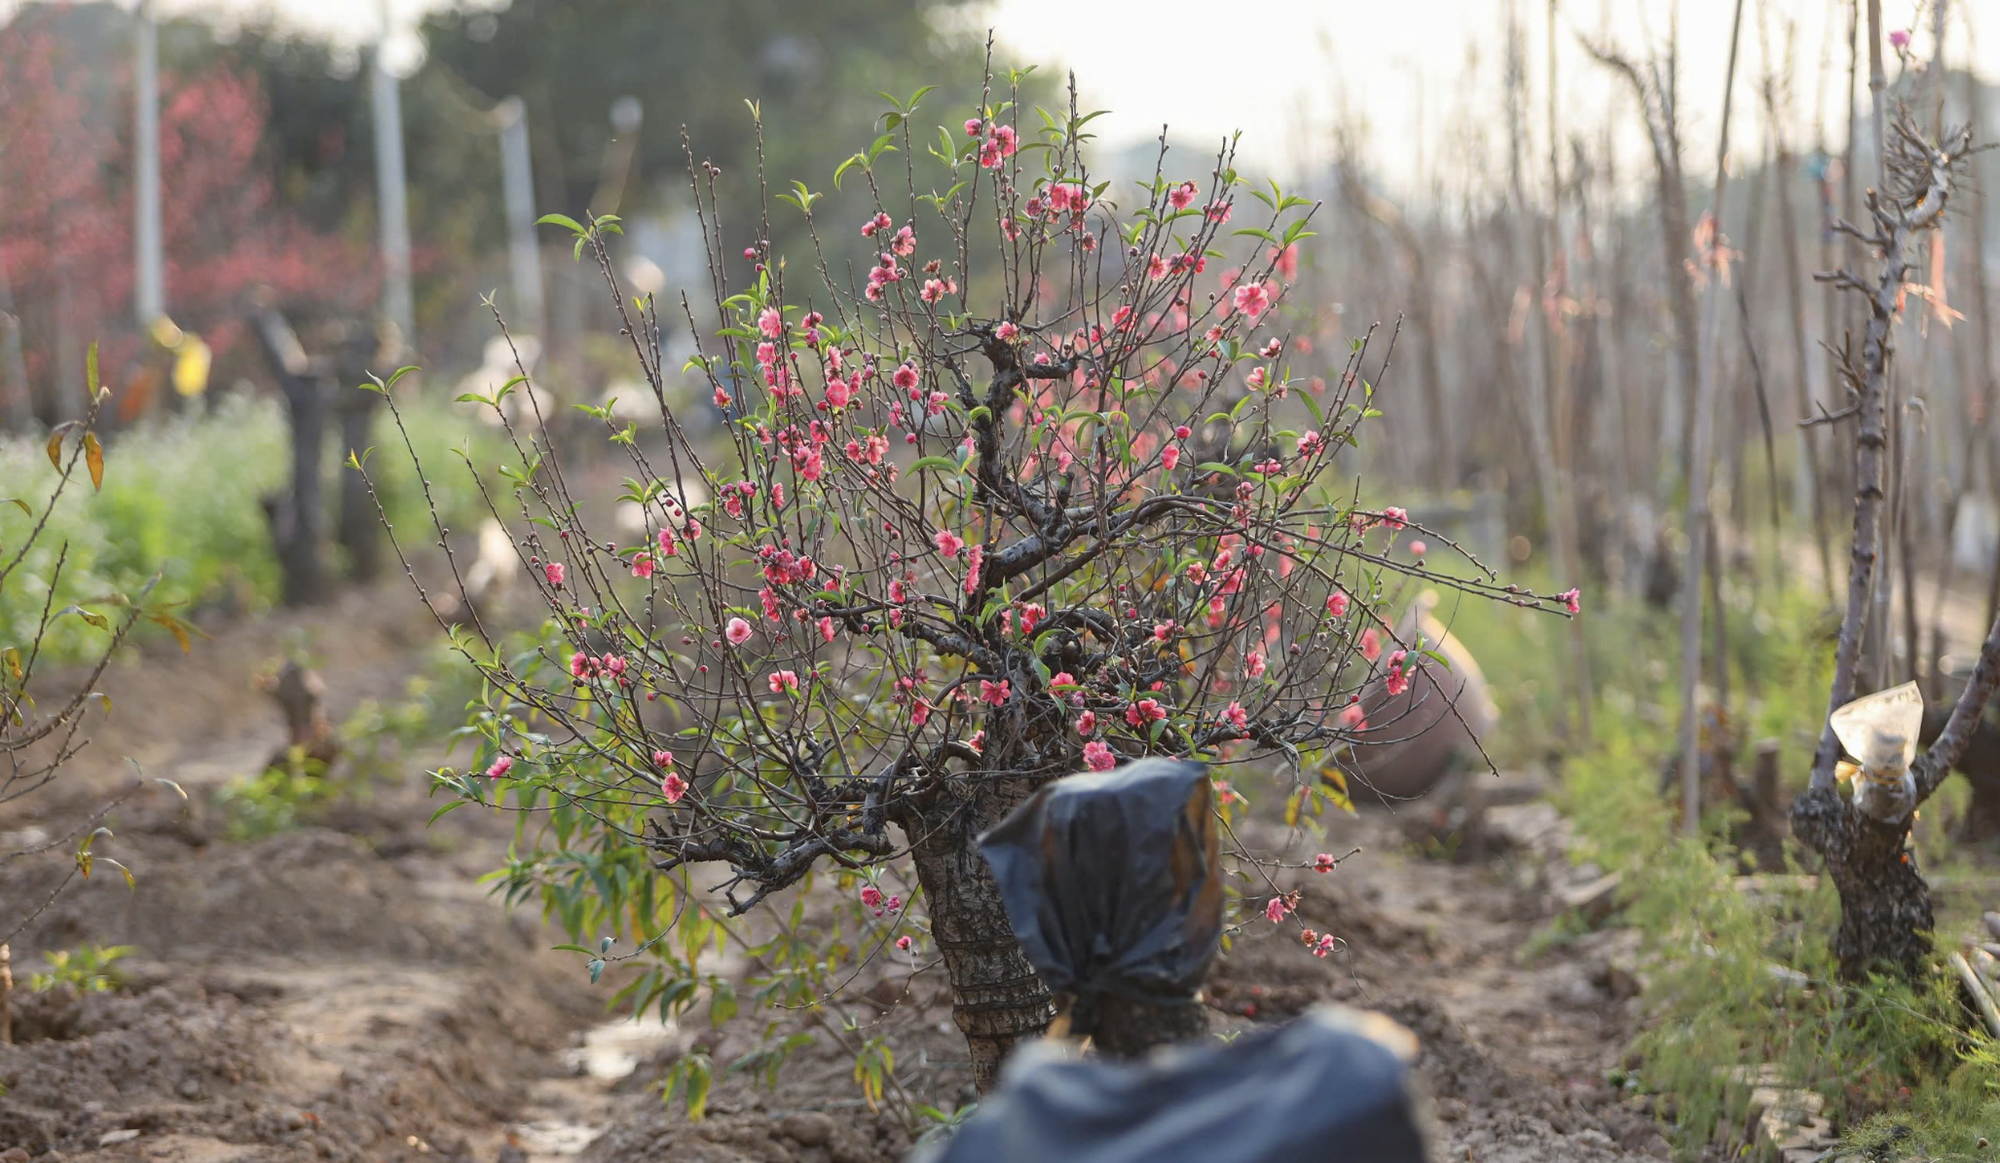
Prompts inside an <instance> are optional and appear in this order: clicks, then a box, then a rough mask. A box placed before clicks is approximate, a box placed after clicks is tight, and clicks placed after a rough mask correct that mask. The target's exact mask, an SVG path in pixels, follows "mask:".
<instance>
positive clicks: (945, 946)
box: [911, 790, 1055, 1094]
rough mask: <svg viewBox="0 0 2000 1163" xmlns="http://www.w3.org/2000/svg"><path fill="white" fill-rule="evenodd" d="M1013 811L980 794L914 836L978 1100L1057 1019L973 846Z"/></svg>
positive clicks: (990, 874) (934, 937) (983, 860)
mask: <svg viewBox="0 0 2000 1163" xmlns="http://www.w3.org/2000/svg"><path fill="white" fill-rule="evenodd" d="M1021 798H1023V799H1025V798H1026V797H1025V796H1022V797H1021ZM1017 802H1018V801H1017ZM1013 806H1014V805H1013V804H1012V803H1003V801H1002V799H1001V796H1000V795H998V794H996V793H994V792H993V791H990V790H982V791H980V792H979V793H978V794H977V795H976V796H975V797H974V798H973V799H972V800H971V801H970V802H968V803H966V804H964V805H963V807H964V808H965V809H967V810H964V811H960V812H953V813H949V814H944V813H940V814H941V815H943V817H944V818H943V819H941V820H939V821H937V823H938V825H939V826H937V827H935V828H930V829H925V830H922V831H918V832H916V833H914V834H913V835H912V847H911V855H912V856H913V857H914V859H915V863H916V868H917V880H918V882H919V883H921V884H922V885H923V886H924V899H925V901H926V903H927V904H928V906H929V909H930V918H931V939H932V940H934V941H935V942H937V947H938V955H939V956H940V957H942V958H943V959H944V968H945V973H946V975H947V976H948V977H949V978H950V979H951V1001H952V1005H951V1016H952V1020H953V1021H954V1022H956V1023H957V1024H958V1028H959V1031H960V1032H961V1033H963V1034H964V1035H965V1041H966V1044H967V1046H968V1047H970V1049H971V1051H972V1080H973V1083H974V1085H976V1086H977V1087H978V1088H979V1092H980V1093H981V1094H984V1093H986V1092H987V1091H988V1090H991V1089H992V1087H993V1084H994V1081H995V1079H997V1078H998V1076H999V1073H1000V1063H1001V1061H1002V1060H1003V1059H1005V1058H1006V1056H1007V1053H1008V1051H1010V1050H1012V1049H1013V1048H1014V1044H1015V1043H1016V1042H1018V1041H1020V1040H1021V1039H1023V1038H1031V1037H1035V1036H1036V1035H1039V1034H1040V1033H1041V1032H1042V1031H1043V1030H1045V1029H1047V1028H1048V1024H1049V1021H1050V1019H1052V1018H1054V1017H1055V1004H1054V1002H1053V1000H1052V999H1051V998H1050V995H1049V988H1048V986H1046V985H1044V984H1043V983H1042V979H1041V978H1040V977H1039V976H1037V975H1036V973H1035V967H1034V966H1033V965H1031V964H1029V962H1028V956H1027V954H1026V953H1024V952H1022V951H1021V943H1020V942H1019V941H1017V940H1015V938H1014V929H1013V927H1012V925H1010V924H1009V923H1008V920H1007V908H1006V905H1005V904H1004V903H1002V901H1001V899H1000V885H999V883H998V882H997V881H995V880H994V879H993V869H992V868H991V867H990V866H989V865H988V864H987V863H986V858H985V857H984V856H982V855H980V852H979V846H978V845H977V844H976V843H974V840H975V839H976V837H977V836H978V835H979V833H980V832H982V831H984V830H985V829H987V828H989V827H991V826H993V825H994V824H997V823H999V822H1000V820H1001V818H1002V817H1004V816H1005V815H1006V814H1007V811H1008V810H1009V809H1010V808H1012V807H1013Z"/></svg>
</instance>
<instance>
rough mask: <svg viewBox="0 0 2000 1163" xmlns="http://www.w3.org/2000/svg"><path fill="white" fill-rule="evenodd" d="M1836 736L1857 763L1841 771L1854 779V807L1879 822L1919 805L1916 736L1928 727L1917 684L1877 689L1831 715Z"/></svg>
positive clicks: (1840, 770)
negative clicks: (1914, 770) (1913, 771)
mask: <svg viewBox="0 0 2000 1163" xmlns="http://www.w3.org/2000/svg"><path fill="white" fill-rule="evenodd" d="M1828 721H1829V722H1831V723H1832V725H1833V734H1834V736H1835V737H1836V738H1838V739H1839V740H1840V746H1841V749H1842V750H1844V751H1846V752H1847V754H1848V755H1849V756H1850V757H1851V758H1852V760H1853V762H1842V763H1841V764H1840V766H1839V767H1838V768H1836V771H1837V772H1838V773H1839V775H1840V778H1842V779H1852V780H1853V781H1854V806H1855V807H1857V808H1859V809H1860V810H1861V811H1862V812H1863V813H1864V814H1865V815H1868V816H1871V817H1873V818H1875V819H1877V820H1883V821H1894V820H1899V819H1902V818H1903V817H1904V816H1906V815H1908V814H1909V812H1910V809H1911V808H1914V807H1915V806H1916V803H1917V781H1916V776H1914V775H1913V774H1911V772H1910V764H1911V763H1913V762H1915V761H1916V758H1917V734H1918V732H1920V731H1922V730H1923V726H1924V696H1923V692H1922V691H1921V690H1919V689H1918V687H1917V684H1916V683H1914V682H1906V683H1904V684H1903V685H1902V686H1899V687H1893V688H1891V689H1889V690H1886V691H1877V692H1876V693H1874V694H1872V695H1863V696H1862V697H1861V698H1858V699H1856V700H1854V701H1853V702H1851V703H1848V704H1847V705H1845V706H1843V707H1841V708H1840V709H1839V710H1837V711H1835V712H1834V713H1833V714H1832V715H1831V716H1830V717H1829V720H1828Z"/></svg>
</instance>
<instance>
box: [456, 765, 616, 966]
mask: <svg viewBox="0 0 2000 1163" xmlns="http://www.w3.org/2000/svg"><path fill="white" fill-rule="evenodd" d="M471 802H472V801H471V800H453V801H451V802H450V803H448V804H446V805H445V806H443V807H441V808H439V809H438V810H437V811H435V812H432V813H431V818H430V819H428V820H425V821H424V827H426V828H428V827H430V826H431V825H432V824H435V823H437V822H438V821H439V820H441V819H443V818H444V817H445V815H446V813H448V812H453V811H456V810H458V809H459V808H462V807H464V806H465V805H467V804H469V803H471ZM578 952H580V953H581V952H587V950H581V949H580V950H578Z"/></svg>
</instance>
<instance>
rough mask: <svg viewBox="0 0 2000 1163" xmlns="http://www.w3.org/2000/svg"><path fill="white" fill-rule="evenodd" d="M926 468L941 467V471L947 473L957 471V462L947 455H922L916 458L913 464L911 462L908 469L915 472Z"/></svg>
mask: <svg viewBox="0 0 2000 1163" xmlns="http://www.w3.org/2000/svg"><path fill="white" fill-rule="evenodd" d="M927 468H935V469H942V470H943V471H945V472H949V473H957V472H958V471H959V465H958V462H957V461H956V460H953V459H952V458H951V457H948V456H926V457H922V458H920V459H918V461H917V462H916V463H915V464H912V465H911V466H910V471H911V472H913V473H917V472H922V471H923V470H925V469H927Z"/></svg>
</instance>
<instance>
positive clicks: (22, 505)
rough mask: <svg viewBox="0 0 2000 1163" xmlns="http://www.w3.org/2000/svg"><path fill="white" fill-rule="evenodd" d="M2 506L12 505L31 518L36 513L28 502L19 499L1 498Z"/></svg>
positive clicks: (0, 503)
mask: <svg viewBox="0 0 2000 1163" xmlns="http://www.w3.org/2000/svg"><path fill="white" fill-rule="evenodd" d="M0 505H12V506H14V507H15V508H17V509H19V510H21V511H22V512H23V513H26V514H27V515H28V516H30V517H32V516H34V515H35V511H34V510H33V509H30V508H29V507H28V502H26V501H24V500H22V499H21V498H19V497H0Z"/></svg>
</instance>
